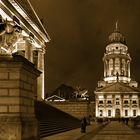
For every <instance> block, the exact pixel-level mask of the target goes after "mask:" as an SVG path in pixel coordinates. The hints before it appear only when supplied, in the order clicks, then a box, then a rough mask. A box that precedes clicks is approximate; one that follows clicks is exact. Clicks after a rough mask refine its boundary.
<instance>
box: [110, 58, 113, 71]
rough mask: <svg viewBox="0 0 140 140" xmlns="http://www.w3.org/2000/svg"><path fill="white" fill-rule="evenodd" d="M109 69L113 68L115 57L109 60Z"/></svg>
mask: <svg viewBox="0 0 140 140" xmlns="http://www.w3.org/2000/svg"><path fill="white" fill-rule="evenodd" d="M109 69H111V70H112V69H113V59H110V60H109Z"/></svg>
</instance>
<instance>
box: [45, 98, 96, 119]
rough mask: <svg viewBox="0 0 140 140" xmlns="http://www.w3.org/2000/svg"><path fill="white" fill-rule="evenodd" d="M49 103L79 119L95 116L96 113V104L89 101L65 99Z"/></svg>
mask: <svg viewBox="0 0 140 140" xmlns="http://www.w3.org/2000/svg"><path fill="white" fill-rule="evenodd" d="M47 103H48V104H50V105H52V106H54V107H56V108H57V109H60V110H61V111H64V112H66V113H68V114H70V115H71V116H73V117H76V118H78V119H81V118H83V117H89V116H91V117H93V116H94V115H95V107H94V104H93V103H91V102H88V101H65V102H47Z"/></svg>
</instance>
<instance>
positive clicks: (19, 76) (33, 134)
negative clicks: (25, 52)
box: [0, 55, 41, 140]
mask: <svg viewBox="0 0 140 140" xmlns="http://www.w3.org/2000/svg"><path fill="white" fill-rule="evenodd" d="M40 73H41V72H40V71H38V70H37V69H36V68H35V67H34V65H33V64H32V63H31V62H29V61H28V60H27V59H25V58H24V57H22V56H20V55H14V56H0V139H1V140H39V134H38V121H37V120H36V118H35V112H34V88H35V82H37V77H38V76H39V75H40Z"/></svg>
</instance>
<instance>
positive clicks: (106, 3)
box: [30, 0, 140, 93]
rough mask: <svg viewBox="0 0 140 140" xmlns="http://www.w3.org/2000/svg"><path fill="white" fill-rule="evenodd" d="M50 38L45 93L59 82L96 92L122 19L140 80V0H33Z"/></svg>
mask: <svg viewBox="0 0 140 140" xmlns="http://www.w3.org/2000/svg"><path fill="white" fill-rule="evenodd" d="M30 2H31V3H32V5H33V7H34V9H35V11H36V13H37V14H38V16H39V18H40V19H42V18H43V21H44V27H45V28H46V30H47V32H48V34H49V36H50V38H51V42H50V43H48V45H47V52H46V62H45V64H46V67H45V68H46V71H45V74H46V93H50V92H52V91H54V90H55V89H56V88H57V87H58V86H59V85H60V84H62V83H64V84H67V85H70V86H74V87H75V86H77V85H79V86H81V87H82V88H87V89H88V90H89V91H91V92H93V91H94V89H95V87H96V86H97V81H98V80H101V79H102V78H103V62H102V57H103V55H104V52H105V47H106V44H107V42H108V36H109V34H110V33H112V32H113V31H114V29H115V22H116V21H117V20H118V21H119V30H120V32H121V33H122V34H123V35H124V36H125V37H126V40H127V45H128V49H129V53H130V56H131V58H132V62H131V77H133V78H135V80H136V81H140V59H139V58H140V1H139V0H30Z"/></svg>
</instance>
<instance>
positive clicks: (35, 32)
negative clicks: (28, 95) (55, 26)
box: [0, 0, 50, 100]
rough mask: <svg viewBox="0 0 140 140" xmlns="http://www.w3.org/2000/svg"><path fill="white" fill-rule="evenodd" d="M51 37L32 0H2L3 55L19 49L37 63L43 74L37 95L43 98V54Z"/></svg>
mask: <svg viewBox="0 0 140 140" xmlns="http://www.w3.org/2000/svg"><path fill="white" fill-rule="evenodd" d="M49 40H50V38H49V36H48V34H47V32H46V30H45V29H44V27H43V25H42V23H41V22H40V19H39V18H38V16H37V15H36V13H35V11H34V9H33V7H32V5H31V4H30V2H29V0H0V55H9V56H10V55H11V56H12V54H13V53H17V54H19V55H22V56H24V57H25V58H26V59H28V60H29V61H30V62H32V63H34V64H35V65H36V67H37V69H39V70H40V71H41V72H42V74H41V75H40V77H39V78H38V80H37V86H36V87H37V89H36V90H37V98H38V99H39V100H41V99H44V96H45V94H44V54H45V50H46V43H47V42H49Z"/></svg>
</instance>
